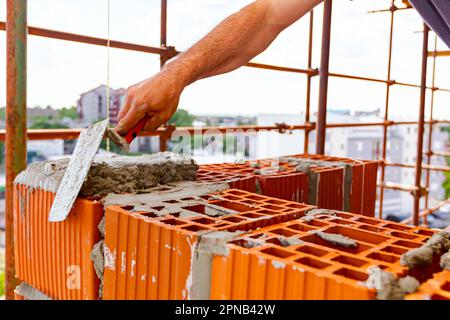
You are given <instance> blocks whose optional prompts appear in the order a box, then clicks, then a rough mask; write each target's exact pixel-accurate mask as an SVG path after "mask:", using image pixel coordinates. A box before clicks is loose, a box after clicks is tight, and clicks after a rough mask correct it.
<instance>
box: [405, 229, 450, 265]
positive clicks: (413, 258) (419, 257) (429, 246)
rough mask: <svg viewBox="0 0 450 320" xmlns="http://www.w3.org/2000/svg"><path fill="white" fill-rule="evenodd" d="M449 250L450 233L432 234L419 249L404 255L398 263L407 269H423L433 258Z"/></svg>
mask: <svg viewBox="0 0 450 320" xmlns="http://www.w3.org/2000/svg"><path fill="white" fill-rule="evenodd" d="M449 250H450V233H449V232H445V231H441V232H438V233H436V234H434V235H433V236H432V237H431V238H430V239H428V241H427V242H426V243H425V244H424V245H423V246H421V247H420V248H415V249H412V250H409V251H408V252H406V253H404V254H403V255H402V256H401V258H400V263H401V264H402V265H404V266H407V267H408V268H410V269H412V268H415V267H419V268H423V267H426V266H428V265H430V264H431V263H432V262H433V257H434V256H435V255H436V256H438V255H441V254H443V253H444V252H447V251H449Z"/></svg>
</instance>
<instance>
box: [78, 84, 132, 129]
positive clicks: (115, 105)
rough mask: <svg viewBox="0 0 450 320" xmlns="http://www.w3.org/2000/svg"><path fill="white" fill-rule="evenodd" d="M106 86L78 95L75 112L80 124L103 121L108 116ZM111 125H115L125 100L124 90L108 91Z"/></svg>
mask: <svg viewBox="0 0 450 320" xmlns="http://www.w3.org/2000/svg"><path fill="white" fill-rule="evenodd" d="M106 88H107V87H106V86H105V85H103V84H102V85H100V86H98V87H96V88H94V89H91V90H89V91H86V92H84V93H82V94H81V95H80V98H79V99H78V101H77V112H78V116H79V119H80V121H81V122H82V123H84V124H86V125H89V124H91V123H94V122H97V121H99V120H102V119H105V118H106V117H107V115H108V109H107V106H106ZM109 90H110V91H109V94H110V110H109V114H110V118H111V123H112V124H115V123H117V115H118V114H119V110H120V107H121V105H122V103H123V101H124V99H125V89H123V88H120V89H117V90H115V89H112V88H110V89H109Z"/></svg>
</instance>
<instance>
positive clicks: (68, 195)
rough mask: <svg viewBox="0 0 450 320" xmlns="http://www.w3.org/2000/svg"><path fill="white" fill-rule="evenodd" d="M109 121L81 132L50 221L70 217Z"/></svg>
mask: <svg viewBox="0 0 450 320" xmlns="http://www.w3.org/2000/svg"><path fill="white" fill-rule="evenodd" d="M108 123H109V119H106V120H103V121H100V122H98V123H96V124H94V125H92V126H90V127H89V128H86V129H83V130H82V131H81V134H80V137H79V138H78V141H77V144H76V146H75V150H74V151H73V154H72V157H71V158H70V162H69V165H68V167H67V169H66V172H65V173H64V177H63V179H62V181H61V184H60V186H59V189H58V192H57V193H56V197H55V200H54V201H53V205H52V208H51V210H50V215H49V218H48V220H49V221H51V222H59V221H64V220H65V219H66V218H67V216H68V215H69V212H70V210H71V209H72V206H73V204H74V202H75V199H76V198H77V197H78V194H79V193H80V190H81V186H82V185H83V182H84V180H85V179H86V176H87V174H88V172H89V169H90V168H91V165H92V162H93V161H94V157H95V154H96V153H97V151H98V149H99V148H100V144H101V142H102V139H103V136H104V135H105V131H106V129H107V127H108Z"/></svg>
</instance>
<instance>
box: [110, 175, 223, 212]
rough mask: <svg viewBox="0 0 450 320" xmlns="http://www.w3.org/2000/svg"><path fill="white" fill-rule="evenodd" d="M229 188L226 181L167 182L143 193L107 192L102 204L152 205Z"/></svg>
mask: <svg viewBox="0 0 450 320" xmlns="http://www.w3.org/2000/svg"><path fill="white" fill-rule="evenodd" d="M226 189H229V185H228V184H227V183H207V182H196V181H192V182H185V181H179V182H174V183H168V184H167V185H164V186H158V187H156V188H153V189H150V190H148V193H144V194H114V193H110V194H108V195H107V196H106V197H105V198H104V199H103V200H102V201H103V204H104V206H110V205H121V206H140V205H146V204H149V205H151V206H153V207H154V205H153V204H154V203H155V202H163V201H171V200H178V199H183V198H195V197H200V196H204V195H207V194H209V193H214V192H219V191H223V190H226Z"/></svg>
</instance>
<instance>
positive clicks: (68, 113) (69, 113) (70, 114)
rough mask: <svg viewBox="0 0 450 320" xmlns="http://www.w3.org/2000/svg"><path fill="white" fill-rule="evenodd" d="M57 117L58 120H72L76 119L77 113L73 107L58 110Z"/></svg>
mask: <svg viewBox="0 0 450 320" xmlns="http://www.w3.org/2000/svg"><path fill="white" fill-rule="evenodd" d="M58 116H59V118H60V119H64V118H70V119H72V120H76V119H78V112H77V108H76V107H75V106H71V107H63V108H61V109H59V110H58Z"/></svg>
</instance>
